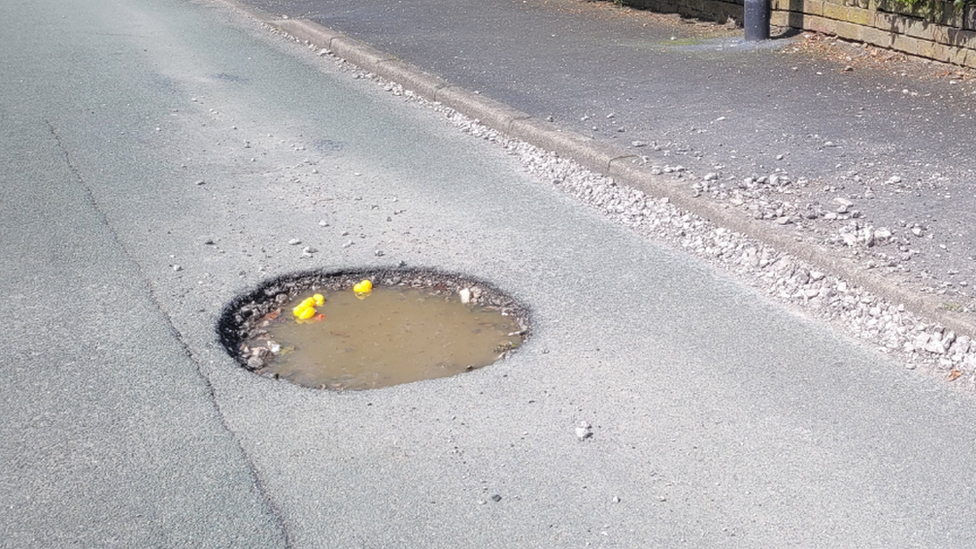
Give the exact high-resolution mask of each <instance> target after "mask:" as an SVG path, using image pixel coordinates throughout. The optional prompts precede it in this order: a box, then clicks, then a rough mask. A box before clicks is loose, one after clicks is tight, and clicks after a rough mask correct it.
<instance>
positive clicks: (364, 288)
mask: <svg viewBox="0 0 976 549" xmlns="http://www.w3.org/2000/svg"><path fill="white" fill-rule="evenodd" d="M352 291H354V292H356V295H357V296H360V297H365V296H366V295H368V294H369V293H370V292H372V291H373V283H372V282H370V281H369V280H368V279H366V280H363V281H362V282H360V283H358V284H356V285H355V286H353V287H352Z"/></svg>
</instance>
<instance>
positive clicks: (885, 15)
mask: <svg viewBox="0 0 976 549" xmlns="http://www.w3.org/2000/svg"><path fill="white" fill-rule="evenodd" d="M771 2H772V7H773V13H772V24H773V25H777V26H783V27H793V28H796V29H803V30H812V31H816V32H822V33H826V34H833V35H836V36H839V37H841V38H844V39H847V40H855V41H858V42H866V43H868V44H872V45H875V46H879V47H882V48H889V49H892V50H897V51H901V52H905V53H908V54H911V55H918V56H921V57H927V58H929V59H936V60H938V61H944V62H947V63H953V64H956V65H963V66H967V67H972V68H976V5H966V6H964V7H955V6H954V5H953V4H952V3H951V2H946V1H944V0H920V1H919V2H917V3H916V4H915V5H914V6H908V5H906V4H903V3H901V2H899V1H897V0H771ZM626 3H627V4H629V5H632V6H635V7H641V8H646V9H650V10H654V11H660V12H668V13H680V14H682V15H687V16H691V17H699V18H702V19H710V20H716V21H719V22H724V21H726V20H727V19H728V18H729V17H732V18H734V19H735V20H736V21H737V22H739V23H741V22H742V2H741V0H739V1H738V2H736V1H735V0H730V1H722V0H626Z"/></svg>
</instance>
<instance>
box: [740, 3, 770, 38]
mask: <svg viewBox="0 0 976 549" xmlns="http://www.w3.org/2000/svg"><path fill="white" fill-rule="evenodd" d="M744 2H745V11H744V13H743V17H742V19H743V20H742V26H743V27H744V28H745V31H746V40H749V41H755V40H769V12H770V7H769V3H770V0H744Z"/></svg>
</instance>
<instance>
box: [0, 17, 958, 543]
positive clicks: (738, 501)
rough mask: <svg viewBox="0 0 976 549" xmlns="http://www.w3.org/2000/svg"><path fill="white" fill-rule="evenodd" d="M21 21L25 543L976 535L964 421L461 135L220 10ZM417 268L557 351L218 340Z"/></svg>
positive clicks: (10, 68) (12, 204)
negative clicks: (478, 358)
mask: <svg viewBox="0 0 976 549" xmlns="http://www.w3.org/2000/svg"><path fill="white" fill-rule="evenodd" d="M0 20H2V21H4V22H5V25H4V29H5V30H4V33H3V34H2V37H0V40H2V47H0V74H2V75H3V78H2V79H0V159H2V160H0V166H2V168H3V169H2V171H0V185H2V189H3V193H2V200H0V227H2V231H0V251H2V253H3V258H4V259H3V269H0V318H2V319H3V321H4V322H5V324H6V325H5V329H4V330H3V339H2V341H3V349H4V353H3V357H2V359H0V374H2V376H3V380H2V383H0V401H2V402H3V403H4V414H3V416H4V417H3V421H2V422H0V546H3V547H10V548H24V547H38V548H40V547H43V548H50V547H75V546H78V547H260V548H267V547H281V546H290V547H330V548H339V547H350V548H351V547H376V548H379V547H452V548H453V547H484V548H493V547H585V546H593V547H621V548H633V547H681V546H687V547H791V546H793V547H879V548H881V547H884V548H888V547H943V548H951V547H960V548H962V547H970V546H971V543H972V540H973V539H976V526H974V523H973V521H972V520H971V519H972V516H973V511H974V502H976V498H974V495H976V494H974V484H976V478H974V473H973V471H976V463H974V461H976V458H974V457H973V455H972V452H971V449H972V441H973V440H974V439H976V413H974V409H973V402H972V400H971V398H969V397H965V396H961V395H958V394H955V393H952V392H950V391H949V390H948V389H947V388H945V386H944V385H943V384H941V383H937V382H934V381H932V380H929V379H925V378H923V377H921V376H919V375H917V374H915V373H913V372H909V371H906V370H904V369H903V368H901V367H899V366H897V365H896V364H893V363H890V362H888V361H886V360H884V359H883V358H882V357H879V356H877V355H875V354H873V353H871V352H868V351H866V350H863V349H862V348H860V347H858V346H856V345H854V344H852V343H851V342H849V341H848V340H846V339H844V337H843V336H842V334H837V333H834V332H831V331H830V330H828V329H826V328H824V327H822V326H819V325H816V324H814V323H811V322H808V321H806V320H804V319H803V318H800V317H798V316H796V315H794V314H792V313H790V312H789V311H787V310H784V309H783V308H781V307H780V306H778V305H776V304H773V303H771V302H768V301H766V300H765V299H764V298H763V297H762V296H760V295H759V294H758V293H756V292H754V291H752V290H750V289H749V288H744V287H741V286H740V285H737V284H736V283H735V282H733V281H731V280H729V279H727V278H724V277H723V276H722V275H720V274H717V273H715V272H713V271H711V270H709V269H708V268H706V267H705V266H703V265H702V264H700V263H698V262H696V261H695V260H693V259H689V258H688V257H685V256H682V255H678V254H676V253H674V252H672V251H669V250H666V249H663V248H661V247H659V246H656V245H654V244H653V243H649V242H647V241H646V240H643V239H641V238H638V237H637V236H635V235H633V234H631V233H629V232H628V231H627V230H625V229H623V228H620V227H618V226H616V225H613V224H611V223H610V222H608V221H606V220H605V219H604V218H602V217H601V216H600V215H598V214H597V213H595V212H594V211H592V210H589V209H586V208H585V207H583V206H581V205H579V204H577V203H575V202H573V201H571V200H570V199H569V198H567V197H565V196H562V195H559V194H557V193H555V192H554V191H552V190H550V189H549V188H548V187H547V186H546V185H541V184H540V183H539V182H538V181H536V180H534V179H533V178H532V177H530V176H529V175H528V174H526V173H525V172H524V170H523V169H522V168H520V166H519V165H517V164H516V162H515V161H514V160H513V159H512V158H511V157H509V156H507V155H506V154H505V153H504V152H503V151H501V150H498V149H496V148H493V146H491V145H490V144H488V143H486V142H484V141H481V140H478V139H475V138H472V137H470V136H468V135H465V134H463V133H460V132H458V131H457V130H455V129H454V128H453V127H452V126H450V125H449V124H447V123H445V122H444V120H443V115H441V114H438V113H436V112H433V111H431V110H429V109H424V108H421V107H418V106H417V105H416V104H414V103H411V102H409V101H405V100H404V99H403V98H397V97H393V96H390V95H388V94H386V93H385V92H384V91H383V90H382V89H381V88H380V87H378V86H377V85H376V84H375V83H373V82H372V81H370V80H368V79H359V78H355V75H354V73H352V72H348V71H343V70H340V69H339V68H337V67H336V66H335V63H334V62H333V61H331V60H328V59H327V58H320V57H316V56H315V55H314V54H312V53H311V52H309V51H308V50H307V49H305V48H302V47H300V46H298V45H295V44H292V43H290V42H287V41H285V40H283V39H281V38H280V37H276V36H274V35H272V34H270V33H269V32H268V30H267V29H264V28H261V27H259V26H257V25H255V24H253V23H251V22H248V20H246V19H244V18H241V17H240V16H238V15H234V14H231V13H229V12H227V11H226V10H225V9H224V8H222V7H220V6H217V5H213V4H209V3H207V2H189V1H180V0H99V1H97V2H96V1H93V0H89V1H85V0H58V1H55V0H32V1H29V2H28V1H25V0H13V1H7V2H4V3H3V4H2V5H0ZM320 221H325V222H326V226H323V225H322V224H320ZM292 239H298V240H301V241H302V243H303V244H302V245H299V246H295V245H290V244H289V241H290V240H292ZM349 242H351V244H349ZM304 245H311V246H313V247H314V248H316V249H317V250H318V251H317V252H315V253H313V254H312V258H310V259H309V258H303V257H302V254H301V250H302V247H303V246H304ZM377 250H379V251H381V252H383V255H381V256H380V255H377V254H376V252H377ZM401 261H403V262H405V263H406V264H407V265H409V266H413V267H433V268H438V269H442V270H446V271H452V272H463V273H467V274H470V275H473V276H476V277H480V278H483V279H487V280H490V281H492V282H493V283H495V284H496V285H498V286H499V287H501V288H502V289H504V290H507V291H508V292H509V293H511V294H512V295H514V296H515V297H517V298H518V299H520V300H521V301H523V302H524V303H526V304H527V305H528V306H529V307H530V308H531V310H532V319H533V323H534V335H533V338H532V339H531V340H530V341H529V342H528V343H527V344H526V345H525V346H524V347H523V348H522V349H520V350H519V351H518V352H517V353H516V354H514V355H513V356H512V357H511V358H509V359H508V360H505V361H503V362H500V363H498V364H495V365H493V366H490V367H487V368H484V369H481V370H477V371H475V372H472V373H469V374H464V375H461V376H457V377H453V378H444V379H438V380H432V381H425V382H420V383H414V384H408V385H401V386H397V387H392V388H387V389H382V390H375V391H366V392H347V393H334V392H322V391H315V390H310V389H304V388H301V387H297V386H294V385H290V384H288V383H286V382H282V381H276V380H271V379H266V378H261V377H258V376H255V375H253V374H251V373H248V372H246V371H244V370H243V369H242V368H240V367H239V366H237V365H236V363H235V362H234V361H233V360H232V359H231V358H230V357H229V356H228V355H227V354H226V353H225V352H224V350H223V349H222V347H221V346H220V345H219V343H218V342H217V337H216V333H215V325H216V322H217V319H218V316H219V314H220V311H221V309H222V307H223V306H224V305H225V304H226V303H228V302H229V301H230V300H231V299H233V298H234V296H235V295H238V294H239V293H241V292H245V291H248V290H250V289H251V288H253V287H255V286H256V285H258V284H259V283H261V281H263V280H266V279H268V278H271V277H274V276H278V275H282V274H286V273H289V272H293V271H298V270H303V269H326V270H339V269H350V268H359V267H377V266H394V265H397V264H399V262H401ZM581 421H585V422H588V423H589V424H591V425H592V431H593V436H592V437H590V438H588V439H586V440H584V441H580V440H578V439H577V437H576V434H575V428H576V426H577V425H578V424H579V422H581ZM493 496H497V497H493Z"/></svg>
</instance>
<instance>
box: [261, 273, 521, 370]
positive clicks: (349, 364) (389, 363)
mask: <svg viewBox="0 0 976 549" xmlns="http://www.w3.org/2000/svg"><path fill="white" fill-rule="evenodd" d="M312 294H313V292H305V293H303V294H301V295H299V296H298V297H297V298H296V299H294V300H293V301H291V302H289V303H287V304H285V305H283V306H282V308H281V309H280V310H278V311H273V312H272V314H271V315H269V316H270V317H272V321H271V322H269V323H268V324H267V326H266V328H265V329H266V330H267V332H268V333H267V334H266V335H264V336H262V338H261V340H260V341H253V342H251V344H252V346H254V345H262V346H267V347H269V348H271V349H275V350H276V351H277V353H276V354H274V355H272V356H271V357H270V358H269V359H267V360H266V362H267V364H266V366H265V367H264V368H262V369H261V371H260V373H262V374H265V375H275V376H277V377H279V378H283V379H287V380H289V381H291V382H293V383H297V384H299V385H304V386H306V387H315V388H323V389H336V390H346V389H371V388H377V387H386V386H390V385H398V384H401V383H409V382H411V381H418V380H421V379H432V378H438V377H447V376H452V375H455V374H459V373H462V372H466V371H470V370H474V369H477V368H481V367H483V366H487V365H489V364H491V363H493V362H495V361H496V360H498V359H499V358H502V357H503V356H504V355H505V354H506V353H508V352H509V351H511V350H513V349H515V348H517V347H518V346H520V345H521V344H522V342H523V336H522V335H521V334H522V332H521V330H520V327H519V325H518V323H517V321H516V320H515V319H514V318H512V317H511V316H506V315H504V314H503V313H502V312H501V311H499V310H497V309H494V308H491V307H484V306H481V305H474V304H470V303H467V304H466V303H462V302H461V299H460V297H459V296H458V295H457V294H451V295H449V296H445V295H444V294H436V293H432V292H431V291H429V290H426V289H415V288H404V287H396V286H395V287H385V286H384V287H376V288H374V289H373V290H372V292H371V293H369V294H368V295H367V296H357V295H356V294H355V293H354V292H353V291H352V290H345V291H336V292H332V293H323V295H324V297H325V302H324V303H323V304H322V305H319V306H316V307H315V311H316V317H315V318H313V319H311V320H309V321H304V322H298V321H297V320H296V319H295V317H294V316H293V315H292V309H293V308H294V307H296V306H297V305H298V304H299V303H301V302H302V301H303V300H305V299H306V298H308V297H310V296H311V295H312Z"/></svg>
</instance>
